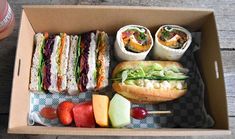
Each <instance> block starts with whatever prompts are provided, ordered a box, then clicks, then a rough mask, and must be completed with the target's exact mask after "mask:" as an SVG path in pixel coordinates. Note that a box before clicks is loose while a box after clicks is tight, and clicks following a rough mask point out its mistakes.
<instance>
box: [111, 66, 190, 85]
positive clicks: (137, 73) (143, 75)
mask: <svg viewBox="0 0 235 139" xmlns="http://www.w3.org/2000/svg"><path fill="white" fill-rule="evenodd" d="M177 68H178V67H176V66H175V67H165V68H163V67H162V66H161V65H160V64H153V65H150V66H143V65H138V66H137V67H133V68H132V69H125V70H121V71H120V72H118V73H117V74H116V76H115V78H113V79H112V80H114V81H121V82H122V83H123V82H125V81H127V80H136V79H149V80H185V79H187V78H188V76H187V75H186V74H185V73H182V72H180V70H179V69H177Z"/></svg>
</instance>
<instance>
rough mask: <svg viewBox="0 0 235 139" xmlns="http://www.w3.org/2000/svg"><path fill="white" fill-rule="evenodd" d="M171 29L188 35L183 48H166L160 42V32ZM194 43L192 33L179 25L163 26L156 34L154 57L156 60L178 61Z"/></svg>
mask: <svg viewBox="0 0 235 139" xmlns="http://www.w3.org/2000/svg"><path fill="white" fill-rule="evenodd" d="M165 27H170V28H171V29H175V30H178V31H181V32H183V33H185V34H186V35H187V41H186V42H185V43H184V44H183V46H182V47H181V48H178V49H175V48H171V47H169V46H165V45H163V44H161V43H160V42H159V38H158V34H159V33H160V31H161V30H162V29H163V28H165ZM191 42H192V36H191V33H190V32H189V31H188V30H186V29H185V28H183V27H180V26H177V25H164V26H161V27H160V28H159V29H158V31H157V32H156V34H155V46H154V48H153V57H154V59H160V60H174V61H178V60H180V58H181V57H182V56H183V55H184V53H185V51H186V50H187V49H188V47H189V46H190V44H191Z"/></svg>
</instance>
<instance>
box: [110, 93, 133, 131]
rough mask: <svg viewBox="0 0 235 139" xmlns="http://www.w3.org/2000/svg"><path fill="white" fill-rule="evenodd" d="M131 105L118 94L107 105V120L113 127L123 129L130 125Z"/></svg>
mask: <svg viewBox="0 0 235 139" xmlns="http://www.w3.org/2000/svg"><path fill="white" fill-rule="evenodd" d="M130 108H131V103H130V101H129V100H127V99H126V98H124V97H123V96H121V95H119V94H115V95H114V97H113V98H112V100H111V101H110V105H109V118H110V121H111V123H112V126H113V127H124V126H126V125H128V124H130V123H131V120H130V119H131V118H130Z"/></svg>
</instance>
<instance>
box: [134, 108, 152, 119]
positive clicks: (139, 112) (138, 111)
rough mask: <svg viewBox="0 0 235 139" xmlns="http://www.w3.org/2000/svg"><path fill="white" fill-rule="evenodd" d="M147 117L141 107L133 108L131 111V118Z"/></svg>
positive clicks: (145, 111) (146, 113)
mask: <svg viewBox="0 0 235 139" xmlns="http://www.w3.org/2000/svg"><path fill="white" fill-rule="evenodd" d="M147 115H148V112H147V110H146V109H144V108H142V107H134V108H132V109H131V116H132V117H133V118H135V119H144V118H146V117H147Z"/></svg>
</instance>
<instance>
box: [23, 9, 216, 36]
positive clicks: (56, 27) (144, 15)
mask: <svg viewBox="0 0 235 139" xmlns="http://www.w3.org/2000/svg"><path fill="white" fill-rule="evenodd" d="M24 10H25V12H26V14H27V17H28V18H29V20H30V23H31V24H32V27H33V29H34V31H35V32H45V31H47V32H56V33H58V32H67V33H77V32H85V31H90V30H96V29H99V30H105V31H106V32H107V33H109V34H115V33H116V31H117V30H116V29H119V28H120V27H122V26H123V25H127V24H140V25H143V26H146V27H148V28H149V29H150V30H151V31H152V32H156V31H157V28H158V26H160V25H162V24H173V23H174V24H178V25H182V26H187V27H189V28H190V29H191V30H197V29H199V28H200V26H201V25H202V24H203V22H204V21H205V20H206V16H207V15H209V14H210V13H212V11H211V10H202V9H200V10H195V9H185V8H181V9H180V8H178V9H176V8H166V9H164V8H157V7H141V8H140V7H128V6H80V5H79V6H58V5H56V6H45V5H41V6H24ZM127 13H128V14H127ZM163 15H164V16H163ZM182 15H184V16H182ZM38 17H40V18H38Z"/></svg>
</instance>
